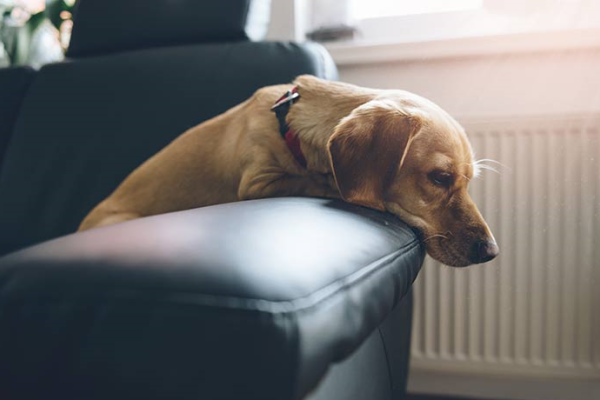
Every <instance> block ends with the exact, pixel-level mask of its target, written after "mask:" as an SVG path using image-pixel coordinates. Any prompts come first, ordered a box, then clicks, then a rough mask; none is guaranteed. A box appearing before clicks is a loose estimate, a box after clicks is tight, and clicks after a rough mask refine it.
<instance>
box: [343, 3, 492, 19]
mask: <svg viewBox="0 0 600 400" xmlns="http://www.w3.org/2000/svg"><path fill="white" fill-rule="evenodd" d="M482 7H483V0H354V1H353V14H354V17H355V18H356V19H367V18H377V17H388V16H398V15H413V14H429V13H439V12H449V11H464V10H476V9H478V8H482Z"/></svg>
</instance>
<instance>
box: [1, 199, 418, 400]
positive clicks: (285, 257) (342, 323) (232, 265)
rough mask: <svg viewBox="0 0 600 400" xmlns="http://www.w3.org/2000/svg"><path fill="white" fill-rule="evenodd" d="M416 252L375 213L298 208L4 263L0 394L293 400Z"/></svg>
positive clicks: (393, 224)
mask: <svg viewBox="0 0 600 400" xmlns="http://www.w3.org/2000/svg"><path fill="white" fill-rule="evenodd" d="M423 256H424V252H423V248H422V246H421V245H420V244H419V241H418V240H417V238H416V236H415V235H414V233H413V232H412V231H411V230H410V229H409V228H408V227H407V226H406V225H404V224H403V223H402V222H400V221H398V220H397V219H396V218H394V217H392V216H390V215H386V214H381V213H378V212H376V211H372V210H368V209H365V208H361V207H355V206H351V205H347V204H345V203H342V202H337V201H330V200H322V199H306V198H303V199H300V198H285V199H267V200H257V201H247V202H242V203H232V204H224V205H219V206H213V207H206V208H201V209H196V210H190V211H183V212H177V213H172V214H165V215H160V216H155V217H149V218H143V219H139V220H135V221H131V222H127V223H123V224H119V225H113V226H109V227H105V228H98V229H94V230H90V231H86V232H81V233H76V234H73V235H69V236H65V237H62V238H59V239H55V240H52V241H49V242H45V243H42V244H40V245H37V246H33V247H30V248H28V249H25V250H21V251H19V252H16V253H12V254H10V255H7V256H5V257H3V258H1V259H0V354H1V355H2V356H1V357H0V398H47V394H48V393H52V396H53V397H55V398H61V399H75V398H86V399H120V398H128V399H131V398H144V399H146V400H150V399H159V398H161V399H162V398H171V399H175V398H177V399H199V398H202V399H213V398H215V399H217V398H218V399H235V398H239V399H241V398H244V399H263V400H266V399H297V398H301V397H302V396H303V395H305V394H306V393H307V392H309V391H310V390H311V389H313V388H314V387H315V385H316V384H317V383H318V381H319V380H320V379H321V378H322V377H323V375H324V374H325V372H326V371H327V369H328V367H329V366H330V365H331V364H332V363H334V362H336V361H339V360H342V359H344V358H345V357H347V356H348V355H349V354H351V353H352V352H353V350H354V349H356V348H357V347H358V346H359V345H360V344H361V342H362V340H363V339H364V338H365V337H366V336H368V335H369V334H370V333H371V332H372V331H373V330H374V329H376V328H377V326H378V325H379V324H380V323H381V321H383V319H384V318H385V317H386V316H387V315H388V314H389V313H390V312H391V310H392V309H393V307H394V306H395V305H396V304H397V303H398V302H399V301H400V299H401V298H402V297H403V296H404V295H405V294H406V293H407V292H408V290H409V288H410V285H411V283H412V282H413V280H414V279H415V277H416V275H417V272H418V271H419V269H420V267H421V263H422V261H423ZM16 394H18V395H16Z"/></svg>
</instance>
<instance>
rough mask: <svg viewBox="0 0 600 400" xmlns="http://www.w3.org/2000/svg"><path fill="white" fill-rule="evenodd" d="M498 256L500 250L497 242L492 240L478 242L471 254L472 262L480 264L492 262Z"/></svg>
mask: <svg viewBox="0 0 600 400" xmlns="http://www.w3.org/2000/svg"><path fill="white" fill-rule="evenodd" d="M498 254H500V248H499V247H498V245H497V244H496V242H493V241H491V240H483V241H477V242H475V245H474V248H473V251H472V252H471V262H473V263H474V264H480V263H484V262H488V261H492V260H493V259H494V258H496V256H498Z"/></svg>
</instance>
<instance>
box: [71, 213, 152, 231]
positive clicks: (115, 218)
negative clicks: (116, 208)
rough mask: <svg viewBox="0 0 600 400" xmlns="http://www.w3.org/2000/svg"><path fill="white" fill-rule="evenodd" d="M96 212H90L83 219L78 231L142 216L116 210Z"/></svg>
mask: <svg viewBox="0 0 600 400" xmlns="http://www.w3.org/2000/svg"><path fill="white" fill-rule="evenodd" d="M98 214H100V213H98ZM98 214H97V213H91V214H90V215H89V216H88V217H87V218H86V219H84V220H83V222H82V223H81V225H80V226H79V229H78V231H85V230H88V229H91V228H99V227H101V226H107V225H113V224H117V223H119V222H125V221H129V220H132V219H136V218H141V217H142V216H141V215H139V214H136V213H132V212H120V213H118V212H117V213H110V214H102V215H98Z"/></svg>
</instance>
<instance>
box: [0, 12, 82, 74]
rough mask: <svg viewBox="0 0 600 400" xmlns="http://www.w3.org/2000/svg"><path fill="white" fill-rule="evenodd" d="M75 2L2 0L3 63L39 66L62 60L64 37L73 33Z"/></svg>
mask: <svg viewBox="0 0 600 400" xmlns="http://www.w3.org/2000/svg"><path fill="white" fill-rule="evenodd" d="M74 3H75V0H0V66H1V65H4V66H6V65H24V64H29V65H32V66H34V67H39V66H41V65H42V64H45V63H47V62H53V61H59V60H60V59H62V57H63V50H64V48H65V47H66V42H67V40H65V38H64V37H63V36H68V34H69V33H70V29H69V28H70V22H71V11H72V9H73V6H74ZM66 39H68V38H66ZM2 57H4V59H3V60H1V59H2Z"/></svg>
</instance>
